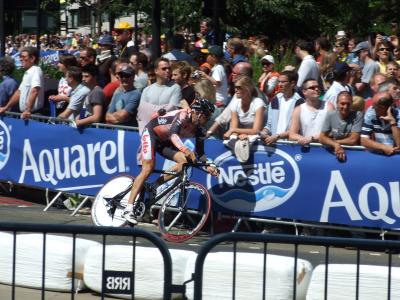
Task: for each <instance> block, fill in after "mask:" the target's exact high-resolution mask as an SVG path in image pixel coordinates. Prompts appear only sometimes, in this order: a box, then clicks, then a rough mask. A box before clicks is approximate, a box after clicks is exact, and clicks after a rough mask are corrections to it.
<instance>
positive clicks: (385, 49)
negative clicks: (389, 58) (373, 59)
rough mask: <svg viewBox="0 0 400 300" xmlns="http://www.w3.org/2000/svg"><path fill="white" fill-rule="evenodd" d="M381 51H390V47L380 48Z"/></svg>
mask: <svg viewBox="0 0 400 300" xmlns="http://www.w3.org/2000/svg"><path fill="white" fill-rule="evenodd" d="M379 51H389V48H379Z"/></svg>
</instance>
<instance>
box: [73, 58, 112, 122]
mask: <svg viewBox="0 0 400 300" xmlns="http://www.w3.org/2000/svg"><path fill="white" fill-rule="evenodd" d="M98 76H99V71H98V69H97V68H96V66H94V65H87V66H85V67H83V68H82V82H83V84H84V85H85V86H86V87H88V88H89V89H90V92H89V94H87V95H86V97H85V100H84V102H83V108H82V110H81V111H80V114H79V115H77V117H76V119H75V123H76V126H86V125H89V124H92V123H99V122H101V121H102V120H103V111H104V102H105V95H104V93H103V89H102V88H101V87H100V86H99V85H98Z"/></svg>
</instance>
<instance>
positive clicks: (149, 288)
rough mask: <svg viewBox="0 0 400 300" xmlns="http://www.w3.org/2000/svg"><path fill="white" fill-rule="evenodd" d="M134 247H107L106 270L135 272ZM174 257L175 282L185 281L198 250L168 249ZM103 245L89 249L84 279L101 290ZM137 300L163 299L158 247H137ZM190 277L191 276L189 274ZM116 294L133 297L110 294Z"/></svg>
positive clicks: (97, 289)
mask: <svg viewBox="0 0 400 300" xmlns="http://www.w3.org/2000/svg"><path fill="white" fill-rule="evenodd" d="M132 252H133V247H132V246H122V245H110V246H106V259H105V271H106V272H107V271H119V272H121V271H122V272H124V271H125V272H131V271H132V255H133V254H132ZM169 252H170V254H171V258H172V266H173V270H172V275H173V280H172V282H173V283H174V284H179V285H181V284H183V282H184V281H185V280H186V279H188V278H185V277H184V271H185V269H186V263H187V261H188V259H189V258H192V257H193V258H195V257H196V253H194V252H192V251H186V250H175V249H170V250H169ZM102 255H103V247H102V246H96V247H93V248H91V249H90V250H89V253H88V255H87V259H86V261H85V268H84V270H85V271H84V276H83V277H84V280H85V284H86V286H87V287H89V288H90V289H91V290H93V291H96V292H101V280H102V273H101V268H102V265H101V264H102V263H101V262H102ZM134 276H135V277H134V278H135V282H134V283H135V286H134V292H135V299H152V300H155V299H163V288H164V262H163V259H162V256H161V253H160V251H159V250H158V249H156V248H148V247H136V251H135V274H134ZM189 278H190V277H189ZM110 295H112V296H114V297H118V298H124V299H131V298H132V296H131V295H128V294H125V295H124V294H110Z"/></svg>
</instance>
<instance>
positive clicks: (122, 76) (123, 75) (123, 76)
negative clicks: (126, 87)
mask: <svg viewBox="0 0 400 300" xmlns="http://www.w3.org/2000/svg"><path fill="white" fill-rule="evenodd" d="M118 76H119V78H131V77H132V75H129V74H126V73H118Z"/></svg>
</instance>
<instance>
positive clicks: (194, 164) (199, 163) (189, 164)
mask: <svg viewBox="0 0 400 300" xmlns="http://www.w3.org/2000/svg"><path fill="white" fill-rule="evenodd" d="M189 167H195V168H201V167H214V168H219V166H218V165H217V164H216V163H215V162H212V161H205V162H204V161H195V162H187V163H185V164H183V168H185V169H186V168H189Z"/></svg>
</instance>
